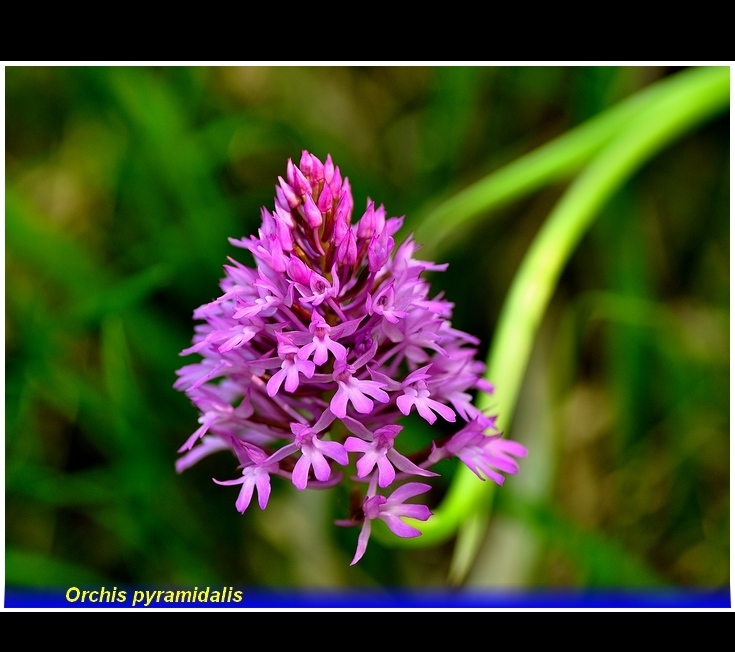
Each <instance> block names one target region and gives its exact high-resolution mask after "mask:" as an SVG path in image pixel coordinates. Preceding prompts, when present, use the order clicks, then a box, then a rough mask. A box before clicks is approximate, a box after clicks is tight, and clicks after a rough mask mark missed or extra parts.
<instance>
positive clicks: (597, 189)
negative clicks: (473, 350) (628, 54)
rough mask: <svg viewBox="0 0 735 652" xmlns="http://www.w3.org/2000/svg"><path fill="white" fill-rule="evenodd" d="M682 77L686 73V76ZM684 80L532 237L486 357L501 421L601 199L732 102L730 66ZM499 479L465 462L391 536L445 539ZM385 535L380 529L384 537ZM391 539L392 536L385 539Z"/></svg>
mask: <svg viewBox="0 0 735 652" xmlns="http://www.w3.org/2000/svg"><path fill="white" fill-rule="evenodd" d="M682 78H684V81H683V82H682ZM679 81H680V82H682V83H679V84H677V85H673V84H672V85H671V86H669V87H668V88H669V90H670V92H668V93H666V94H662V95H659V96H658V97H657V100H656V102H654V103H651V104H649V105H648V106H647V107H646V108H645V110H643V111H642V112H641V113H639V114H638V115H637V116H635V118H634V119H633V120H631V121H630V122H629V123H628V124H626V125H625V128H624V129H623V130H622V131H621V132H620V133H619V134H618V136H617V137H616V138H614V139H612V140H611V141H610V142H609V144H608V145H607V146H606V147H605V148H604V149H603V150H602V151H601V152H600V153H599V154H598V155H597V156H596V157H595V158H594V159H593V160H592V161H591V162H590V164H589V165H588V166H587V167H586V168H585V169H584V171H583V172H582V173H581V174H580V175H579V177H578V178H577V179H576V180H575V181H574V182H573V183H572V185H571V186H570V187H569V189H568V190H567V192H566V193H565V194H564V196H563V197H562V199H561V200H560V201H559V203H558V204H557V205H556V207H555V208H554V210H553V211H552V213H551V214H550V215H549V218H548V220H547V221H546V223H545V224H544V226H543V227H542V229H541V231H540V232H539V234H538V235H537V236H536V239H535V240H534V242H533V243H532V245H531V248H530V249H529V251H528V253H527V254H526V257H525V259H524V260H523V262H522V264H521V267H520V269H519V271H518V273H517V274H516V277H515V279H514V281H513V284H512V286H511V288H510V291H509V294H508V298H507V300H506V302H505V305H504V306H503V309H502V312H501V315H500V319H499V323H498V328H497V331H496V333H495V337H494V339H493V345H492V347H491V350H490V355H489V357H488V370H487V378H489V379H492V380H493V382H495V383H496V386H497V392H496V394H495V395H494V396H493V397H487V396H485V395H482V396H481V398H480V399H479V401H478V407H480V408H481V409H484V408H487V407H489V403H490V401H492V403H493V405H494V406H495V409H496V410H497V411H498V412H499V415H500V418H499V425H500V427H501V428H502V429H505V430H507V428H508V426H509V425H510V422H511V418H512V415H513V411H514V408H515V403H516V399H517V396H518V392H519V389H520V386H521V381H522V379H523V374H524V372H525V369H526V365H527V362H528V359H529V356H530V353H531V348H532V346H533V342H534V339H535V335H536V332H537V330H538V327H539V325H540V323H541V319H542V317H543V314H544V312H545V310H546V306H547V304H548V302H549V300H550V298H551V296H552V293H553V290H554V288H555V287H556V283H557V280H558V278H559V275H560V273H561V271H562V269H563V267H564V265H565V263H566V262H567V260H568V259H569V257H570V255H571V253H572V251H573V250H574V248H575V246H576V245H577V243H578V242H579V240H580V239H581V237H582V236H583V234H584V233H585V231H586V230H587V228H588V227H589V226H590V224H591V223H592V220H593V219H594V217H595V216H596V214H597V212H598V210H599V209H600V207H601V206H602V205H603V204H604V203H605V202H606V201H607V200H608V199H609V198H610V196H611V195H612V194H613V193H614V192H615V191H616V190H617V189H618V188H619V187H620V186H621V185H622V184H623V183H624V182H625V181H626V180H627V179H628V178H629V177H630V176H631V175H632V174H633V173H634V172H635V171H636V170H637V169H638V168H639V167H640V166H641V165H643V164H644V163H645V162H646V161H648V160H649V159H651V158H652V157H653V156H654V155H655V154H656V153H658V152H659V151H660V150H661V149H662V148H663V147H664V146H666V145H667V144H669V143H671V142H673V141H675V140H676V139H677V138H678V137H680V136H681V135H682V134H683V133H685V132H686V131H688V130H690V129H692V128H693V127H694V126H696V125H698V124H700V123H702V122H703V121H705V120H707V119H709V118H711V117H713V116H714V115H716V114H718V113H720V112H721V111H723V110H725V109H726V108H727V106H728V104H729V95H730V76H729V68H728V67H716V68H698V69H693V70H691V71H687V72H686V73H680V75H679ZM494 488H495V486H494V484H493V483H492V482H481V481H479V480H478V479H477V477H476V476H475V475H474V474H473V473H472V472H471V471H470V470H469V469H468V468H466V467H464V466H462V467H460V469H459V470H458V472H457V473H456V474H455V476H454V478H453V479H452V483H451V485H450V487H449V490H448V492H447V494H446V496H445V497H444V500H443V501H442V503H441V505H440V506H439V507H438V508H437V509H435V513H434V515H433V516H432V518H431V519H429V521H427V522H426V523H420V522H415V521H411V524H412V525H414V526H416V527H418V528H419V529H420V530H421V531H422V536H420V537H416V538H414V539H400V538H397V537H394V538H393V539H392V540H391V543H393V544H394V545H399V546H410V547H428V546H432V545H436V544H438V543H441V542H443V541H446V540H447V539H449V538H450V537H451V536H453V535H454V534H455V532H457V529H458V528H459V527H460V526H461V525H462V523H463V522H464V521H465V520H466V519H467V518H469V517H470V516H471V515H472V514H473V513H478V512H479V511H480V510H481V509H486V507H485V505H486V504H487V503H486V502H485V501H488V500H489V495H491V492H492V491H493V490H494ZM381 538H382V537H381ZM384 541H386V542H387V540H385V539H384Z"/></svg>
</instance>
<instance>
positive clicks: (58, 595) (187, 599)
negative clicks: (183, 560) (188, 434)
mask: <svg viewBox="0 0 735 652" xmlns="http://www.w3.org/2000/svg"><path fill="white" fill-rule="evenodd" d="M4 606H5V608H7V609H41V608H47V609H48V608H51V609H60V608H65V609H79V608H83V609H90V608H102V609H161V608H164V609H165V608H173V609H187V608H198V609H199V608H203V607H205V608H206V607H211V608H220V609H221V608H227V609H230V608H231V609H334V608H340V609H341V608H345V609H432V608H435V609H436V608H438V609H488V608H511V609H516V608H518V609H525V608H539V609H590V608H591V609H640V608H643V609H645V608H654V609H681V608H694V609H730V608H731V607H732V600H731V593H730V590H729V589H713V590H705V589H691V590H680V589H676V590H669V589H667V590H655V591H651V590H646V591H643V590H624V591H623V590H616V591H609V590H608V591H583V592H582V591H560V590H553V591H552V590H548V591H530V592H528V591H505V590H503V591H486V590H484V591H480V590H472V589H461V590H459V589H458V590H456V591H451V590H443V591H439V590H433V589H427V590H420V591H419V590H415V591H405V590H396V591H391V590H373V589H371V590H351V591H337V590H314V591H291V590H282V591H281V590H267V591H266V590H261V589H258V590H254V589H251V588H248V587H242V586H239V587H238V586H217V587H214V586H211V587H210V586H196V587H184V588H182V587H176V588H158V587H156V588H143V587H126V586H115V585H106V586H97V587H89V586H86V587H78V586H75V587H67V588H62V589H53V590H50V589H49V590H31V589H19V588H9V587H6V588H5V600H4Z"/></svg>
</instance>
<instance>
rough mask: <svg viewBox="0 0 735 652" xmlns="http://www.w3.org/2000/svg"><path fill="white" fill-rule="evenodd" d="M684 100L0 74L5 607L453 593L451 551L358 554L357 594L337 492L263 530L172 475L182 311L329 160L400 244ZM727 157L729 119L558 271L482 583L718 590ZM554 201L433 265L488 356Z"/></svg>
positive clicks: (488, 79)
mask: <svg viewBox="0 0 735 652" xmlns="http://www.w3.org/2000/svg"><path fill="white" fill-rule="evenodd" d="M677 72H678V71H677V69H673V68H663V67H644V66H630V67H618V66H611V67H555V66H549V67H530V66H529V67H512V66H507V67H506V66H499V67H484V66H477V67H453V66H446V67H445V66H425V67H414V66H386V67H369V66H365V67H345V66H328V67H311V66H304V67H290V66H282V67H280V66H278V67H267V66H263V67H239V66H229V67H187V66H180V67H129V66H116V67H104V66H89V67H68V66H54V67H49V66H29V67H26V66H23V67H20V66H15V67H13V66H10V67H6V69H5V111H6V113H5V118H6V131H5V133H6V138H5V145H6V151H5V160H6V180H5V184H6V185H5V201H6V206H5V218H6V219H5V239H6V242H5V258H6V262H5V282H6V287H5V292H6V297H5V298H6V302H5V305H6V320H5V327H6V328H5V337H6V343H5V347H6V349H5V351H6V354H5V355H6V360H5V362H6V364H5V433H6V436H5V452H6V468H5V481H6V487H5V491H6V516H5V518H6V556H5V562H6V564H5V572H6V584H7V585H8V586H19V587H20V586H29V587H47V586H62V587H63V586H71V585H75V584H76V585H78V584H80V583H85V582H87V583H108V584H109V583H118V584H140V585H146V586H148V585H168V584H181V585H205V584H209V585H217V584H223V585H243V586H257V587H275V586H284V587H318V586H332V587H347V586H352V587H357V586H407V587H412V586H426V585H434V586H441V585H443V584H444V583H445V582H446V577H447V573H448V569H449V560H450V557H451V549H452V547H451V545H449V544H448V545H444V546H440V547H438V548H435V549H427V550H411V551H406V550H394V549H390V548H387V547H385V546H383V545H382V544H381V543H380V542H379V541H376V540H373V541H371V543H370V546H369V548H368V553H367V555H366V557H365V558H364V559H363V560H362V561H361V562H360V564H358V565H357V566H356V567H350V566H349V560H350V559H351V557H352V554H353V552H354V546H355V541H356V537H357V531H356V530H352V529H348V530H344V529H340V528H335V527H334V526H333V525H332V521H333V520H334V519H335V518H339V517H342V516H343V515H344V513H345V509H346V504H347V500H348V497H347V496H345V495H342V494H340V492H339V490H333V491H329V492H322V493H318V492H303V493H302V492H298V491H296V490H295V489H294V488H293V487H292V486H289V485H287V483H285V482H278V481H276V482H274V483H273V495H272V499H271V503H270V504H269V506H268V508H267V509H266V510H265V511H264V512H260V511H259V510H257V508H254V507H253V508H251V509H249V510H248V511H247V512H246V513H245V515H242V516H241V515H240V514H238V513H237V511H236V510H235V508H234V501H235V498H236V495H237V490H236V489H227V488H223V487H218V486H216V485H215V484H214V483H213V482H212V481H211V478H212V477H216V478H220V479H224V478H228V477H231V476H232V471H233V468H234V467H233V463H232V460H231V459H228V457H227V456H220V457H218V456H213V457H212V458H207V459H206V460H204V461H202V462H201V463H200V464H199V465H197V466H196V467H194V468H192V469H191V470H189V471H187V472H186V473H184V474H183V475H181V476H179V475H177V474H176V473H175V471H174V461H175V458H176V450H177V449H178V447H179V446H180V445H181V443H183V441H184V440H185V439H186V438H187V437H188V436H189V434H190V433H191V432H193V431H194V430H195V429H196V425H197V424H196V419H197V414H196V412H195V410H194V408H193V407H192V406H191V405H190V404H189V403H188V401H187V399H186V397H185V396H183V395H181V394H180V393H179V392H176V391H174V390H173V389H172V388H171V385H172V383H173V380H174V371H175V370H176V369H177V368H178V367H180V366H181V365H182V364H183V361H182V359H181V358H180V357H179V356H178V353H179V351H180V350H181V349H183V348H185V347H186V346H188V344H189V343H190V338H191V335H192V328H193V322H192V320H191V313H192V310H193V309H194V308H195V307H197V306H199V305H200V304H202V303H204V302H206V301H209V300H211V299H213V298H214V297H215V296H217V294H218V286H217V282H218V280H219V278H220V277H221V275H222V268H221V265H222V264H223V263H224V262H225V261H226V259H227V256H233V257H237V258H239V259H241V260H243V262H247V263H248V264H250V263H251V261H250V260H248V259H245V258H243V255H244V254H243V252H242V251H241V250H235V249H234V248H233V247H232V246H231V245H229V243H228V240H227V238H228V236H232V237H235V238H239V237H241V236H244V235H247V234H250V233H253V232H255V230H256V229H257V228H258V226H259V223H260V207H261V206H264V205H265V206H271V204H272V200H273V196H274V184H275V182H276V179H277V176H278V175H283V174H284V171H285V163H286V160H287V159H288V158H289V157H291V158H294V159H297V158H298V157H299V156H300V153H301V150H303V149H308V150H310V151H312V152H314V153H315V154H316V155H317V156H319V157H320V158H324V157H325V156H326V154H328V153H330V154H331V155H332V157H333V158H334V160H335V162H336V163H337V164H338V165H339V166H340V169H341V170H342V172H343V174H346V175H347V176H348V177H349V178H350V182H351V183H352V187H353V192H354V196H355V203H356V212H357V211H358V210H359V209H360V208H362V206H364V202H365V201H366V199H367V197H370V198H373V199H375V200H376V201H378V202H383V203H385V205H386V208H387V210H388V212H389V214H390V215H404V214H405V215H406V216H407V219H408V223H410V224H412V225H415V224H418V223H420V220H421V216H422V215H423V214H425V213H426V212H427V211H428V210H430V209H431V207H433V206H436V205H437V204H438V203H439V202H440V201H441V200H442V199H445V198H447V197H450V196H451V195H452V194H453V193H454V192H457V191H458V190H461V189H462V188H464V187H466V186H467V185H469V184H470V183H472V182H473V181H475V180H477V179H479V178H481V177H482V176H483V175H484V174H486V173H487V172H489V171H491V170H493V169H495V168H497V167H499V166H501V165H503V164H505V163H507V162H509V161H512V160H513V159H515V158H516V157H518V156H519V155H521V154H524V153H526V152H528V151H530V150H532V149H533V148H534V147H537V146H539V145H541V144H543V143H545V142H547V141H548V140H550V139H551V138H553V137H555V136H558V135H560V134H563V133H564V132H565V131H567V130H568V129H570V128H572V127H574V126H576V125H578V124H580V123H581V122H583V121H584V120H585V119H587V118H589V117H591V116H594V115H596V114H597V113H599V112H600V111H602V110H603V109H605V108H607V107H609V106H611V105H613V104H614V103H616V102H617V101H619V100H621V99H622V98H625V97H627V96H629V95H630V94H632V93H634V92H635V91H637V90H639V89H641V88H645V87H646V86H648V85H650V84H651V83H653V82H654V81H656V80H658V79H661V78H663V77H665V76H667V75H672V74H676V73H677ZM729 154H730V153H729V116H722V117H720V118H717V119H716V120H713V121H711V122H709V123H708V124H706V125H704V126H703V127H701V128H699V129H697V130H696V132H694V133H692V134H690V135H688V136H686V137H684V138H682V139H680V140H679V141H678V142H677V143H675V144H674V145H673V146H672V147H670V148H668V149H667V150H666V151H665V152H663V153H662V154H661V155H659V156H657V157H656V158H655V159H654V160H653V161H651V162H650V163H649V164H648V165H646V166H645V168H644V169H643V170H642V171H641V172H640V173H638V174H637V175H636V176H635V177H634V178H633V179H632V180H631V181H630V182H629V183H627V184H626V186H625V188H624V189H623V191H621V192H620V193H618V194H617V195H616V197H615V200H614V201H613V202H611V203H610V204H609V205H608V206H607V207H606V209H605V211H604V213H603V214H602V215H601V216H600V218H599V219H598V221H597V222H596V224H595V225H594V226H593V228H592V231H591V232H590V234H589V235H588V236H587V237H586V238H585V239H584V241H583V243H582V245H581V246H580V247H579V249H578V251H577V252H576V253H575V255H574V256H573V258H572V260H571V262H570V264H569V266H568V267H567V269H566V270H565V272H564V275H563V278H562V281H561V283H560V286H559V287H558V288H557V291H556V293H555V296H554V300H553V302H552V305H551V308H550V310H549V311H548V313H547V315H546V318H545V320H544V323H543V326H542V329H541V333H540V336H539V339H538V342H537V345H536V349H535V351H534V355H533V360H532V364H531V368H530V369H529V372H528V375H527V378H526V383H525V386H524V389H523V392H522V395H521V398H520V401H519V404H518V408H517V411H516V413H517V416H516V419H515V423H514V426H513V431H512V437H513V439H516V440H519V441H521V442H523V443H525V444H526V445H527V446H528V447H529V448H530V456H529V458H528V459H527V460H524V462H523V464H522V466H521V473H520V474H519V475H518V476H516V477H511V478H509V479H508V481H507V482H506V484H505V486H504V487H503V488H502V489H499V490H498V491H497V492H496V494H497V506H496V512H497V514H496V516H495V517H494V519H493V521H492V522H491V527H490V530H489V532H488V534H487V537H486V540H485V544H484V547H483V549H482V553H481V555H480V557H479V558H478V561H477V564H476V565H475V568H474V569H473V572H472V573H471V575H470V577H469V578H468V580H467V583H468V584H472V585H479V586H509V585H510V586H519V587H575V588H589V587H628V586H653V585H671V586H682V587H700V586H703V587H715V586H726V585H727V584H728V582H729V575H730V570H729V563H730V561H729V548H730V539H729V531H730V523H729V512H730V496H729V478H730V468H729V460H730V455H729V439H730V438H729V430H730V423H729V419H730V413H729V405H730V399H729V370H730V365H729V360H730V357H729V341H730V340H729V294H730V269H729V267H730V262H729V255H730V251H729V242H730V220H729V203H730V197H729V179H730V170H729ZM564 188H565V184H563V183H562V184H555V185H554V186H553V187H550V188H547V189H545V190H541V191H538V192H536V193H534V194H533V195H531V196H530V197H528V198H526V199H523V200H519V201H517V202H514V203H513V204H512V205H511V206H508V207H505V208H503V209H501V210H499V211H497V212H496V213H495V214H493V216H492V217H493V219H492V220H489V219H488V220H485V221H483V222H482V223H481V224H480V225H479V226H476V227H473V228H471V229H469V228H468V229H463V230H462V231H461V232H459V233H457V234H455V237H453V239H452V245H451V247H449V246H447V247H445V248H444V249H440V248H438V247H436V248H434V249H433V250H431V249H428V248H427V249H425V250H423V251H422V252H421V253H422V255H423V256H425V257H427V258H429V259H434V260H437V261H438V262H445V261H447V262H449V263H450V266H449V269H448V271H447V272H445V273H443V274H435V275H434V276H433V277H432V279H431V280H432V287H433V289H434V290H435V291H439V290H445V291H446V293H447V295H448V297H449V298H450V300H452V301H453V302H454V303H455V313H454V318H453V323H454V324H455V325H456V326H457V327H459V328H461V329H462V330H466V331H469V332H471V333H474V334H477V335H478V336H479V337H480V338H481V339H482V345H481V355H483V356H484V355H485V353H486V352H487V349H488V346H489V342H490V340H491V338H492V334H493V329H494V325H495V322H496V319H497V315H498V311H499V308H500V305H501V303H502V301H503V298H504V296H505V293H506V291H507V288H508V286H509V284H510V281H511V279H512V277H513V275H514V273H515V272H516V270H517V267H518V264H519V262H520V260H521V258H522V256H523V254H524V252H525V251H526V249H527V248H528V245H529V243H530V241H531V240H532V238H533V236H534V234H535V233H536V232H537V231H538V228H539V225H540V224H541V223H542V222H543V220H544V218H545V217H546V215H548V213H549V211H550V209H551V208H552V207H553V205H554V203H555V201H556V200H557V199H558V197H559V196H560V194H561V193H562V192H563V190H564ZM493 380H494V382H496V383H497V384H501V383H502V378H497V379H493ZM509 434H511V433H509ZM539 456H542V457H543V464H540V463H539ZM534 458H536V459H535V460H534ZM447 473H449V474H451V468H448V469H447ZM534 484H535V486H536V489H535V490H534V491H529V490H528V487H530V486H533V485H534ZM442 486H443V485H442V484H441V483H438V484H437V489H436V490H435V492H436V493H440V492H441V490H442Z"/></svg>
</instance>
